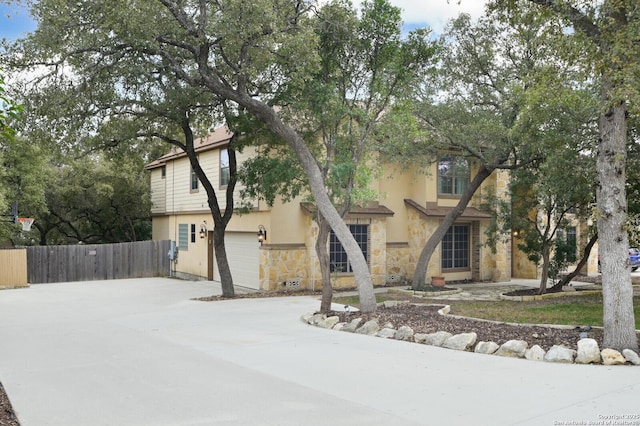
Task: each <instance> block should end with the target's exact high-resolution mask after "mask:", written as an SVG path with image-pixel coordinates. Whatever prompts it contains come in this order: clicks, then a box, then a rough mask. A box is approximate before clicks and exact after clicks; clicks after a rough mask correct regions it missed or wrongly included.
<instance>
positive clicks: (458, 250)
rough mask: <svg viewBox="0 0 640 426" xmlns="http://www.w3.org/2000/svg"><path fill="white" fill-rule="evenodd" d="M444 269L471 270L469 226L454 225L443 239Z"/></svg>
mask: <svg viewBox="0 0 640 426" xmlns="http://www.w3.org/2000/svg"><path fill="white" fill-rule="evenodd" d="M442 269H469V225H453V226H451V227H450V228H449V230H448V231H447V233H446V235H445V236H444V238H442Z"/></svg>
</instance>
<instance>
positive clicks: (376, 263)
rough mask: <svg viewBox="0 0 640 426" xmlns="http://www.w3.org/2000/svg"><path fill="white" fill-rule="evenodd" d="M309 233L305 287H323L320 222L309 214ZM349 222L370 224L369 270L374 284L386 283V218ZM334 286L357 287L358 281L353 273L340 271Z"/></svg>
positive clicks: (334, 280)
mask: <svg viewBox="0 0 640 426" xmlns="http://www.w3.org/2000/svg"><path fill="white" fill-rule="evenodd" d="M305 222H306V228H307V230H308V231H307V235H306V236H305V245H306V248H305V250H306V253H307V261H306V262H307V280H306V282H305V286H304V288H307V289H310V290H318V289H321V288H322V275H321V273H320V264H319V263H318V256H317V254H316V249H315V244H316V239H317V237H318V224H317V223H316V222H315V221H314V220H313V219H312V218H311V217H309V216H307V217H306V218H305ZM345 222H346V223H347V224H348V225H349V224H358V223H359V224H368V225H369V259H368V261H369V270H370V271H371V280H372V282H373V285H384V284H385V282H386V274H387V250H386V240H387V228H386V226H385V219H377V218H366V219H364V218H360V219H347V220H346V221H345ZM332 281H333V282H332V286H333V287H334V288H338V289H339V288H352V287H356V281H355V279H354V276H353V274H351V273H340V274H334V275H333V276H332Z"/></svg>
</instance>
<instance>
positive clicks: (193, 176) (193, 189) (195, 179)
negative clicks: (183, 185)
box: [190, 166, 198, 192]
mask: <svg viewBox="0 0 640 426" xmlns="http://www.w3.org/2000/svg"><path fill="white" fill-rule="evenodd" d="M190 181H191V192H198V176H196V171H195V170H194V169H193V166H191V179H190Z"/></svg>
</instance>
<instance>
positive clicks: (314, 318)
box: [309, 314, 327, 325]
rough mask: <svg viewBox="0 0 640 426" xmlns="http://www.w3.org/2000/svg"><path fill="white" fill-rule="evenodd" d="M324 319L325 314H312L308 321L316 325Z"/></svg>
mask: <svg viewBox="0 0 640 426" xmlns="http://www.w3.org/2000/svg"><path fill="white" fill-rule="evenodd" d="M326 319H327V316H326V315H325V314H314V315H313V316H312V317H311V321H310V322H309V324H312V325H318V324H320V323H321V322H322V321H324V320H326Z"/></svg>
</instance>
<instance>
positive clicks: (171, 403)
mask: <svg viewBox="0 0 640 426" xmlns="http://www.w3.org/2000/svg"><path fill="white" fill-rule="evenodd" d="M214 293H217V294H219V293H220V290H219V285H218V284H216V283H212V282H206V281H204V282H203V281H201V282H189V281H178V280H172V279H160V278H159V279H137V280H118V281H100V282H83V283H65V284H48V285H34V286H31V288H29V289H21V290H10V291H2V292H0V379H1V380H2V383H3V384H4V387H5V389H6V390H7V393H8V394H9V397H10V398H11V402H12V404H13V406H14V408H15V410H16V412H17V414H18V417H19V419H20V421H21V424H22V426H40V425H56V426H57V425H83V426H84V425H181V426H182V425H250V424H253V425H327V424H332V425H355V424H367V425H414V424H415V425H424V424H436V423H443V424H444V423H446V424H452V425H457V424H460V425H462V424H492V425H507V424H530V425H547V424H548V425H553V424H559V423H555V422H565V424H567V422H581V421H584V422H586V423H588V422H590V421H591V422H597V421H598V420H602V419H603V418H604V417H603V416H616V415H617V416H621V415H629V414H632V415H633V414H635V415H639V414H640V412H639V410H638V408H637V406H638V404H637V395H638V394H640V375H638V374H632V372H635V371H637V370H635V369H634V370H628V369H627V368H626V367H615V368H608V367H602V366H589V365H557V364H549V363H533V362H531V363H523V362H522V361H521V360H517V359H509V358H502V357H495V356H482V355H478V354H474V353H465V352H456V351H450V350H446V349H442V348H437V347H430V346H424V345H415V344H409V343H405V342H400V341H395V340H393V341H392V340H387V339H371V338H368V337H366V336H360V335H354V334H351V333H335V332H333V331H331V330H324V329H319V328H316V327H310V326H308V325H306V324H304V323H303V322H301V321H300V316H301V315H302V314H304V313H307V312H310V311H313V310H315V309H317V308H319V304H320V302H319V301H318V300H316V299H314V298H312V297H304V296H300V297H289V298H265V299H239V300H228V301H220V302H198V301H193V300H190V299H191V298H194V297H201V296H208V295H211V294H214ZM611 418H614V417H611Z"/></svg>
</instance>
